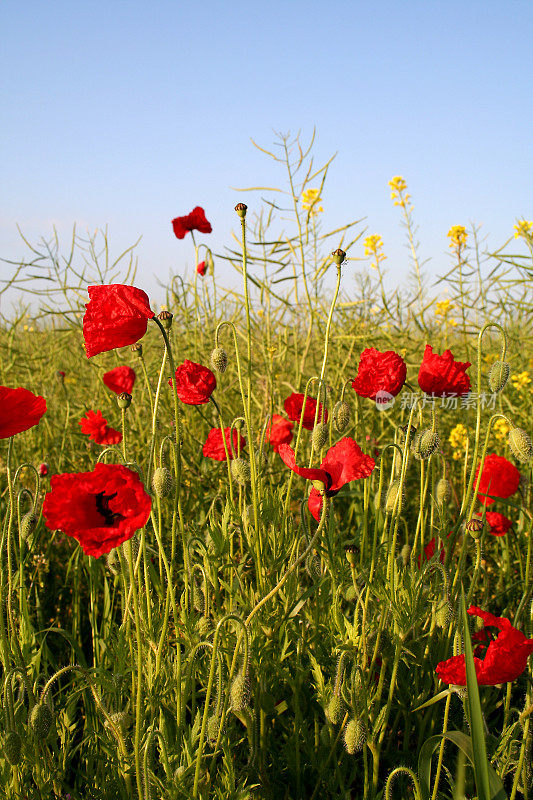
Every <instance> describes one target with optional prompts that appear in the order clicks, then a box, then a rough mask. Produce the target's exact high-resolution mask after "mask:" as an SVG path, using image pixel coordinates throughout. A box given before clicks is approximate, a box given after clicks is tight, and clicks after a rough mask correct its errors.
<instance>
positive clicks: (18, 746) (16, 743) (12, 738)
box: [4, 731, 22, 767]
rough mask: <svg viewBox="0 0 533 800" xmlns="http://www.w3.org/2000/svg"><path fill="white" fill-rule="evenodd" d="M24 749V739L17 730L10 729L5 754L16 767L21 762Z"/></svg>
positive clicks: (5, 743)
mask: <svg viewBox="0 0 533 800" xmlns="http://www.w3.org/2000/svg"><path fill="white" fill-rule="evenodd" d="M21 750H22V739H21V738H20V736H19V734H18V733H17V732H16V731H9V733H8V734H7V736H6V740H5V742H4V755H5V757H6V758H7V760H8V761H9V763H10V764H11V766H12V767H15V766H16V765H17V764H20V759H21Z"/></svg>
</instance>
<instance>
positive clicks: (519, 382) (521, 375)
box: [511, 372, 531, 392]
mask: <svg viewBox="0 0 533 800" xmlns="http://www.w3.org/2000/svg"><path fill="white" fill-rule="evenodd" d="M511 383H512V385H513V386H514V388H515V389H518V391H519V392H520V391H521V390H522V389H523V388H524V387H525V386H528V385H529V384H530V383H531V378H530V376H529V372H518V373H515V374H514V375H511Z"/></svg>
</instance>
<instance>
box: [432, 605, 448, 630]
mask: <svg viewBox="0 0 533 800" xmlns="http://www.w3.org/2000/svg"><path fill="white" fill-rule="evenodd" d="M451 618H452V611H451V609H450V606H449V605H448V603H447V602H446V603H443V605H441V606H440V608H439V609H438V610H437V613H436V614H435V624H436V625H437V627H439V628H446V627H447V625H449V623H450V620H451Z"/></svg>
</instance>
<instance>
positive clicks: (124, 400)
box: [117, 392, 132, 409]
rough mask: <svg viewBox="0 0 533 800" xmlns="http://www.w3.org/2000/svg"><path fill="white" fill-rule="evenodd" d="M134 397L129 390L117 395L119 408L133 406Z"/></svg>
mask: <svg viewBox="0 0 533 800" xmlns="http://www.w3.org/2000/svg"><path fill="white" fill-rule="evenodd" d="M131 401H132V397H131V394H128V392H121V393H120V394H119V395H118V396H117V403H118V407H119V408H124V409H126V408H129V407H130V406H131Z"/></svg>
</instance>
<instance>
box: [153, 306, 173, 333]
mask: <svg viewBox="0 0 533 800" xmlns="http://www.w3.org/2000/svg"><path fill="white" fill-rule="evenodd" d="M173 316H174V315H173V314H171V313H170V311H161V312H160V313H159V314H158V315H157V319H158V320H159V322H160V323H161V325H162V326H163V328H165V330H167V331H168V330H169V329H170V328H171V327H172V318H173Z"/></svg>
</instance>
